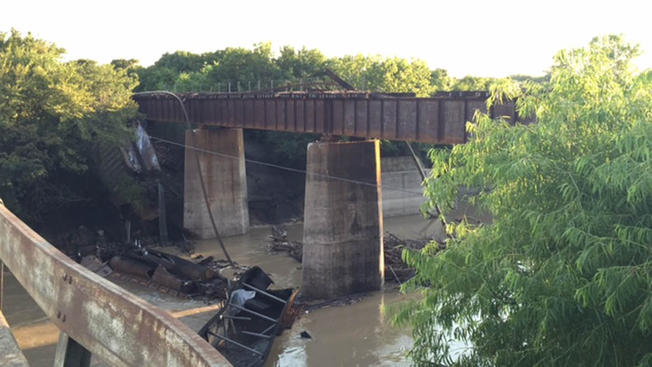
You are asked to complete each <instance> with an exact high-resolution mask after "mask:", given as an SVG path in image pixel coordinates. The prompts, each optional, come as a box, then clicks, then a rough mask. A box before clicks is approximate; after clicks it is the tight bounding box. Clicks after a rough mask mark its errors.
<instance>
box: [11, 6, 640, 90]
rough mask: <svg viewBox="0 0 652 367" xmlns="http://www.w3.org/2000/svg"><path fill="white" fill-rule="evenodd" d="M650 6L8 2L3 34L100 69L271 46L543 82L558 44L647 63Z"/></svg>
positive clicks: (458, 72) (460, 74)
mask: <svg viewBox="0 0 652 367" xmlns="http://www.w3.org/2000/svg"><path fill="white" fill-rule="evenodd" d="M651 10H652V2H650V1H649V0H647V1H645V0H641V1H634V0H612V1H603V0H592V1H584V0H577V1H576V0H515V1H510V0H477V1H475V0H474V1H471V0H467V1H462V0H445V1H412V0H394V1H383V0H375V1H357V0H347V1H341V0H327V1H310V0H303V1H283V0H273V1H272V0H266V1H257V0H247V1H243V0H233V1H223V0H209V1H198V0H177V1H169V0H158V1H142V0H130V1H126V0H111V1H106V0H103V1H102V0H83V1H74V0H42V1H38V0H4V1H3V4H2V5H1V6H0V32H6V31H9V30H10V29H11V28H12V27H13V28H16V29H18V30H19V31H21V32H28V31H30V32H32V33H33V34H34V35H36V36H37V37H39V38H42V39H46V40H48V41H51V42H54V43H56V44H57V45H58V46H59V47H63V48H65V49H66V50H67V56H66V59H77V58H88V59H93V60H97V61H99V62H102V63H106V62H109V61H111V60H112V59H117V58H136V59H138V60H140V62H141V64H142V65H145V66H147V65H150V64H152V63H153V62H154V61H156V60H157V59H158V58H159V57H160V56H161V55H162V54H163V53H165V52H173V51H176V50H186V51H192V52H197V53H199V52H206V51H214V50H216V49H222V48H225V47H228V46H242V47H251V46H252V45H253V44H254V43H257V42H261V41H271V42H272V43H273V46H274V48H275V50H278V48H280V46H282V45H291V46H294V47H296V48H300V47H302V46H306V47H308V48H318V49H319V50H321V51H322V52H323V53H325V54H326V55H327V56H342V55H345V54H358V53H362V54H381V55H384V56H399V57H405V58H419V59H423V60H425V61H426V62H427V63H428V64H429V65H430V67H431V68H432V69H434V68H444V69H447V70H448V71H449V72H450V73H451V74H452V75H454V76H457V77H462V76H464V75H476V76H495V77H500V76H506V75H510V74H530V75H541V74H543V73H544V72H545V70H546V69H547V68H548V67H549V66H550V65H551V64H552V56H553V55H554V54H555V53H556V52H557V51H558V50H560V49H562V48H571V47H581V46H584V45H586V44H587V43H588V42H589V41H590V40H591V38H592V37H594V36H597V35H604V34H609V33H617V34H623V35H624V36H625V37H626V39H627V40H629V41H630V42H636V43H638V44H639V45H640V46H641V48H642V50H643V51H644V54H643V55H642V56H641V57H640V58H639V59H638V62H637V65H638V67H639V68H641V69H645V68H650V67H652V21H651V20H650V14H651Z"/></svg>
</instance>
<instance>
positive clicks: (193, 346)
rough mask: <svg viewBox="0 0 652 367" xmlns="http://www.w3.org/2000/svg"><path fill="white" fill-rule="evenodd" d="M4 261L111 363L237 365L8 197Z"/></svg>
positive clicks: (1, 217)
mask: <svg viewBox="0 0 652 367" xmlns="http://www.w3.org/2000/svg"><path fill="white" fill-rule="evenodd" d="M0 260H2V261H4V263H5V264H6V265H7V267H8V268H9V269H10V270H11V272H12V273H13V274H14V276H15V277H16V279H17V280H18V281H19V282H20V284H22V286H23V287H24V288H25V289H26V290H27V292H28V293H29V294H30V296H31V297H32V298H33V299H34V301H36V303H37V304H38V305H39V306H40V308H41V309H42V310H43V311H44V312H45V314H46V315H47V316H48V317H49V318H50V320H51V321H52V322H53V323H54V324H55V325H56V326H57V328H59V329H60V330H61V331H62V332H65V333H66V334H68V335H69V336H70V337H71V338H73V339H74V340H75V341H76V342H78V343H79V344H81V345H82V346H83V347H84V348H86V349H88V350H89V351H90V352H91V353H92V354H95V355H96V356H97V357H98V358H100V359H101V360H103V361H104V362H106V363H108V364H109V365H111V366H179V367H181V366H185V367H190V366H202V367H208V366H230V363H229V362H228V361H227V360H226V359H225V358H224V357H223V356H222V355H221V354H219V352H217V350H215V349H214V348H213V347H212V346H211V345H210V344H208V343H207V342H206V341H204V340H203V339H202V338H201V337H199V335H197V334H196V333H195V332H193V331H192V330H191V329H190V328H188V327H187V326H186V325H184V324H183V323H181V322H180V321H178V320H176V319H175V318H174V317H172V316H171V315H170V314H169V313H167V312H165V311H164V310H162V309H160V308H158V307H156V306H153V305H151V304H150V303H148V302H146V301H144V300H142V299H141V298H139V297H137V296H135V295H133V294H132V293H130V292H128V291H126V290H124V289H122V288H120V287H119V286H117V285H115V284H113V283H111V282H109V281H108V280H106V279H103V278H101V277H100V276H98V275H96V274H94V273H92V272H90V271H88V270H87V269H86V268H84V267H82V266H81V265H79V264H77V263H76V262H74V261H72V260H71V259H70V258H68V257H67V256H66V255H64V254H63V253H61V252H60V251H59V250H57V249H56V248H54V246H52V245H51V244H49V243H48V242H47V241H46V240H44V239H43V238H42V237H41V236H39V235H38V234H37V233H36V232H34V231H33V230H32V229H31V228H29V227H28V226H27V225H26V224H25V223H23V222H22V221H21V220H20V219H18V218H17V217H16V216H15V215H14V214H13V213H11V212H10V211H9V210H8V209H7V208H6V207H4V206H3V205H2V204H1V202H0Z"/></svg>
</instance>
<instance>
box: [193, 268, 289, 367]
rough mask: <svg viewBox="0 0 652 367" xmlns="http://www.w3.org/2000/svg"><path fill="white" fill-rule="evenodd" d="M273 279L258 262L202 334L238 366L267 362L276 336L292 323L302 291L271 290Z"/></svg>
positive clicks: (236, 284) (254, 366)
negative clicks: (297, 299) (295, 305)
mask: <svg viewBox="0 0 652 367" xmlns="http://www.w3.org/2000/svg"><path fill="white" fill-rule="evenodd" d="M272 283H273V282H272V280H271V279H270V278H269V277H268V276H267V275H266V274H265V273H264V272H263V271H262V269H260V268H259V267H257V266H255V267H252V268H251V269H249V270H247V271H246V272H245V273H244V274H242V276H241V277H240V279H239V280H238V281H237V282H236V283H235V285H234V286H233V287H232V288H231V289H230V290H229V292H228V300H227V302H226V305H225V307H224V308H222V309H221V310H220V311H219V312H218V313H217V314H216V315H215V316H213V317H212V318H211V319H210V320H209V321H208V322H207V323H206V325H204V327H202V328H201V330H200V331H199V335H200V336H201V337H202V338H204V339H205V340H206V341H208V342H209V343H210V344H211V345H212V346H213V347H215V349H217V350H218V351H219V352H220V353H221V354H222V355H223V356H225V357H226V358H227V359H228V360H229V362H231V363H232V364H233V365H234V366H236V367H258V366H263V365H264V363H265V360H266V359H267V356H268V355H269V351H270V349H271V347H272V343H273V341H274V338H275V337H276V336H277V335H280V333H281V332H282V331H283V329H285V328H287V327H290V325H291V324H292V321H293V318H294V314H295V311H294V310H293V306H294V300H295V298H296V296H297V293H298V291H297V290H293V289H291V288H289V289H279V290H270V289H268V287H269V286H270V285H271V284H272Z"/></svg>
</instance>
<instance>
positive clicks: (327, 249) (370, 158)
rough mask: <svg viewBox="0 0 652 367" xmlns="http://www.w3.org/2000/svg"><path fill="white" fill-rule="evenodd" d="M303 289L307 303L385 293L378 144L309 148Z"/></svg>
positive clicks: (318, 144) (329, 144) (327, 144)
mask: <svg viewBox="0 0 652 367" xmlns="http://www.w3.org/2000/svg"><path fill="white" fill-rule="evenodd" d="M306 166H307V175H306V197H305V206H304V224H303V227H304V229H303V243H304V247H303V285H302V292H303V295H304V297H306V298H308V299H326V298H333V297H338V296H342V295H346V294H352V293H357V292H364V291H370V290H377V289H380V287H381V286H382V279H383V277H384V274H383V273H384V264H383V238H382V232H383V222H382V194H381V185H380V184H381V182H380V180H381V179H380V174H381V172H380V144H379V141H378V140H369V141H356V142H316V143H311V144H310V145H308V154H307V163H306Z"/></svg>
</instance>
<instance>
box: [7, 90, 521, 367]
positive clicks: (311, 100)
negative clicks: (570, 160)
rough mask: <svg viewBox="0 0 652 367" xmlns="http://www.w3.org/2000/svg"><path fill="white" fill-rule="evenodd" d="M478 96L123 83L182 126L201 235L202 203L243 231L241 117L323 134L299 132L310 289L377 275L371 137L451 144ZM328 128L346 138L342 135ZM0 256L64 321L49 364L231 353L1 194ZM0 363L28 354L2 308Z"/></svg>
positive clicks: (188, 211) (187, 202)
mask: <svg viewBox="0 0 652 367" xmlns="http://www.w3.org/2000/svg"><path fill="white" fill-rule="evenodd" d="M486 98H487V94H486V93H449V94H443V95H438V96H436V97H433V98H414V97H411V96H401V95H384V94H374V93H360V92H351V91H347V92H318V93H313V92H299V93H296V92H290V93H228V94H197V93H190V94H181V95H176V94H172V93H169V92H147V93H141V94H137V95H135V96H134V99H135V100H136V102H137V103H138V104H139V106H140V111H141V112H143V113H144V114H145V115H146V118H147V119H148V120H152V121H158V122H163V123H185V124H186V126H187V127H188V129H187V130H186V133H185V139H186V141H185V146H186V153H185V174H184V176H185V182H184V226H185V227H186V228H188V229H190V230H191V231H194V232H195V233H197V234H198V235H200V236H204V237H210V236H211V232H210V230H207V228H210V226H213V225H212V224H209V223H208V222H211V220H210V218H211V217H214V219H215V220H214V221H212V222H213V223H215V225H214V226H213V227H214V228H213V230H214V232H213V234H218V230H219V231H221V233H222V234H224V235H228V234H237V233H243V232H245V231H247V228H248V212H247V205H246V204H247V202H246V197H247V193H246V182H245V180H246V175H245V172H244V170H245V164H244V163H245V159H244V142H243V131H242V129H263V130H276V131H290V132H297V133H304V132H311V133H318V134H321V135H322V138H321V139H320V140H319V141H316V142H314V143H311V144H309V145H308V147H307V163H306V194H305V203H304V208H305V209H304V213H305V214H304V215H305V216H304V240H303V242H304V244H305V246H304V255H303V258H304V260H303V261H304V264H303V292H304V294H305V295H306V296H307V297H312V298H329V297H333V296H337V295H341V294H347V293H352V292H359V291H366V290H373V289H378V288H379V287H380V286H381V284H382V279H383V274H382V272H383V269H384V267H383V261H382V259H383V257H382V248H383V247H382V208H381V205H382V204H381V197H382V193H381V190H380V187H381V186H380V172H381V167H380V159H379V156H380V145H379V140H378V139H389V140H403V141H413V142H424V143H433V144H462V143H464V142H465V141H466V133H465V123H466V121H468V120H471V118H472V116H473V114H474V113H475V111H476V110H480V111H483V112H486V107H485V101H486ZM489 113H490V114H491V115H492V116H505V117H506V118H508V119H510V120H511V121H518V120H519V118H518V116H517V115H516V112H515V109H514V104H513V103H512V102H508V103H505V104H501V105H496V106H492V107H491V108H490V110H489ZM336 136H349V137H353V138H357V139H352V140H351V141H346V142H341V141H336V140H337V139H334V138H333V137H336ZM208 152H212V153H215V152H217V153H219V154H208ZM193 162H195V163H196V164H194V165H193ZM204 178H206V180H204ZM200 191H203V192H204V193H205V195H203V196H204V198H205V199H206V200H204V204H205V205H202V203H201V200H200V198H201V196H200V195H199V194H198V192H200ZM218 228H219V229H218ZM0 261H1V262H2V263H3V266H4V265H6V266H7V267H8V268H9V270H10V271H11V272H12V273H13V274H14V276H15V277H16V279H17V280H18V281H19V282H20V284H21V285H22V286H23V287H24V288H25V289H26V290H27V292H28V293H29V295H30V296H31V297H32V298H33V299H34V301H35V302H36V303H37V304H38V305H39V307H40V308H41V309H42V310H43V311H44V312H45V314H46V315H47V317H48V318H49V320H50V321H51V322H52V323H53V324H54V325H55V326H56V327H57V328H58V329H59V330H60V331H61V334H60V339H59V344H58V347H57V354H56V358H55V365H56V366H78V367H87V366H89V364H90V357H91V354H94V355H97V356H98V357H99V358H100V359H101V360H103V361H105V362H107V363H110V364H111V365H114V366H125V367H127V366H145V365H149V366H229V365H230V364H229V362H228V361H227V360H226V359H225V358H224V357H223V356H222V355H220V353H218V352H217V350H216V349H214V348H213V347H212V346H211V345H210V344H208V343H207V342H206V341H205V340H203V339H202V338H200V337H199V335H197V334H196V333H195V332H193V331H192V330H190V329H189V328H188V327H187V326H186V325H184V324H182V323H181V322H180V321H178V320H176V319H175V318H174V317H173V316H172V315H171V314H169V313H167V312H165V311H163V310H161V309H159V308H158V307H155V306H153V305H151V304H149V303H147V302H145V301H143V300H141V299H140V298H138V297H134V296H133V295H132V294H131V293H129V292H127V291H125V290H123V289H122V288H120V287H119V286H117V285H115V284H113V283H111V282H110V281H108V280H106V279H104V278H101V277H100V276H98V275H97V274H95V273H92V272H90V271H89V270H87V269H86V268H84V267H83V266H81V265H80V264H77V263H76V262H75V261H73V260H72V259H70V258H68V257H67V256H65V255H64V254H63V253H61V252H60V251H59V250H57V249H56V248H55V247H54V246H52V245H51V244H49V243H48V242H47V241H46V240H45V239H43V238H42V237H41V236H40V235H39V234H37V233H36V232H34V231H33V230H32V229H31V228H29V227H28V226H27V225H26V224H25V223H23V222H22V221H21V220H20V219H19V218H17V217H16V216H15V215H13V214H12V213H11V212H10V211H9V210H8V209H7V208H5V207H4V206H3V204H2V201H0ZM34 264H38V266H35V265H34ZM107 325H110V327H107ZM0 364H3V365H8V366H21V367H23V366H27V361H26V360H25V359H24V357H23V356H22V354H21V353H20V351H19V350H18V348H17V346H16V343H15V339H14V338H13V336H12V334H11V332H10V331H9V329H8V325H7V324H6V321H5V320H4V318H3V317H2V313H0Z"/></svg>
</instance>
